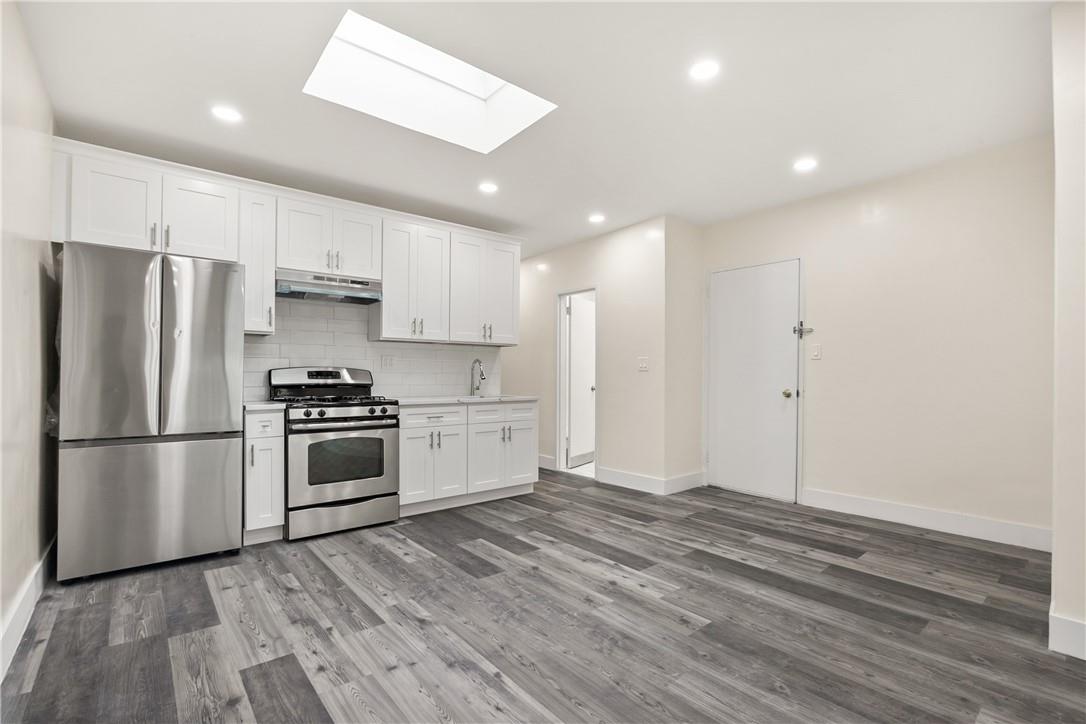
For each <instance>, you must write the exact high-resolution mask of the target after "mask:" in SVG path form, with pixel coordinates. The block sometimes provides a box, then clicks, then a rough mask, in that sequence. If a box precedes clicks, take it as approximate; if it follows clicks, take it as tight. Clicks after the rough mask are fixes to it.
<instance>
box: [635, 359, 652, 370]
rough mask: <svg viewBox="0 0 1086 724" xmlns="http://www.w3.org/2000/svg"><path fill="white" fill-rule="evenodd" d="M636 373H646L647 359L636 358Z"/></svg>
mask: <svg viewBox="0 0 1086 724" xmlns="http://www.w3.org/2000/svg"><path fill="white" fill-rule="evenodd" d="M637 371H638V372H648V371H649V358H648V357H638V358H637Z"/></svg>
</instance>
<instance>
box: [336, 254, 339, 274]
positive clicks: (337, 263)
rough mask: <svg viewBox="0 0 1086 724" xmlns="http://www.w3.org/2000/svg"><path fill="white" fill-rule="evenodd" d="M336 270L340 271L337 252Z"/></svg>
mask: <svg viewBox="0 0 1086 724" xmlns="http://www.w3.org/2000/svg"><path fill="white" fill-rule="evenodd" d="M336 269H337V270H338V269H339V252H338V251H337V252H336Z"/></svg>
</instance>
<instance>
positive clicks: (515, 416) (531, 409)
mask: <svg viewBox="0 0 1086 724" xmlns="http://www.w3.org/2000/svg"><path fill="white" fill-rule="evenodd" d="M537 417H539V404H538V403H536V402H507V403H505V419H506V420H508V421H509V422H514V421H517V420H526V421H528V420H535V419H536V418H537Z"/></svg>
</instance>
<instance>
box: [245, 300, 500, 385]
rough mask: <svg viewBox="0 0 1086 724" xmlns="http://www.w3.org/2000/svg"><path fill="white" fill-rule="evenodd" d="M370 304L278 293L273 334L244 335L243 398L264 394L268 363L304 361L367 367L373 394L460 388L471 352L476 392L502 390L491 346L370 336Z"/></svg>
mask: <svg viewBox="0 0 1086 724" xmlns="http://www.w3.org/2000/svg"><path fill="white" fill-rule="evenodd" d="M372 309H374V308H373V307H370V306H362V305H357V304H343V303H337V302H318V301H302V300H297V301H296V300H287V299H276V300H275V310H276V313H275V334H272V335H255V334H249V335H246V336H245V399H246V400H266V399H268V370H270V369H272V368H275V367H301V366H308V365H319V366H335V367H360V368H362V369H367V370H370V371H372V372H373V392H374V394H377V395H384V396H385V397H422V396H431V395H438V396H448V395H466V394H468V393H469V388H470V385H471V383H470V379H469V376H470V371H471V361H472V360H473V359H475V358H476V357H478V358H479V359H480V360H482V362H483V366H484V368H485V370H486V377H487V378H486V381H485V382H483V387H482V388H481V392H482V394H497V393H499V392H501V391H502V388H501V379H502V371H501V353H500V351H499V349H498V348H497V347H472V346H469V345H460V344H420V343H418V342H371V341H370V340H369V338H368V337H367V324H368V318H369V316H368V315H369V314H370V310H372ZM386 358H388V359H387V360H386ZM386 361H387V362H388V363H389V364H388V365H387V366H386V365H385V362H386Z"/></svg>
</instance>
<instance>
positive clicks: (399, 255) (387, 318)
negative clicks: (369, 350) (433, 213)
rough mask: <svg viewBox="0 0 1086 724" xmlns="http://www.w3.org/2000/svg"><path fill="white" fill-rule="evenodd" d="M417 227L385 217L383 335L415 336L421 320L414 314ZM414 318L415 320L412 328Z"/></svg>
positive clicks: (386, 336) (382, 291)
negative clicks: (413, 265)
mask: <svg viewBox="0 0 1086 724" xmlns="http://www.w3.org/2000/svg"><path fill="white" fill-rule="evenodd" d="M415 236H416V227H415V226H414V224H404V223H401V222H399V221H389V220H387V219H386V220H385V222H384V225H383V230H382V232H381V237H382V247H383V253H382V258H383V260H382V266H383V270H382V272H381V274H382V277H383V278H382V280H381V338H382V339H387V338H392V339H413V338H414V336H415V335H413V334H412V331H414V332H418V320H417V318H415V315H413V314H412V312H413V311H414V310H413V309H412V307H413V306H414V305H413V304H412V302H411V296H412V291H413V290H412V282H413V279H412V274H411V257H412V248H413V247H414V246H415ZM412 321H414V322H415V324H414V330H412V324H411V323H412Z"/></svg>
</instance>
